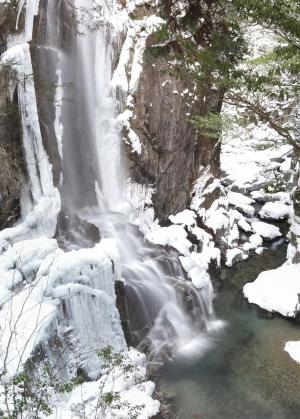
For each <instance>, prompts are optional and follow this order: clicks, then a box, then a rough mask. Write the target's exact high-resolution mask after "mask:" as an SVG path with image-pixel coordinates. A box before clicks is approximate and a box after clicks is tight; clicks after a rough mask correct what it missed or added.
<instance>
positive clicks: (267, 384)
mask: <svg viewBox="0 0 300 419" xmlns="http://www.w3.org/2000/svg"><path fill="white" fill-rule="evenodd" d="M285 253H286V246H285V245H279V243H278V244H277V245H276V244H275V245H274V244H273V245H272V247H271V248H269V249H268V250H266V251H265V253H264V254H263V256H253V257H252V258H250V259H249V260H248V261H245V262H243V263H240V264H237V265H235V266H234V267H233V268H231V269H224V270H223V271H222V273H221V281H222V284H223V286H222V287H221V289H220V290H219V293H218V296H217V297H216V299H215V310H216V313H217V316H218V318H219V319H223V320H225V322H226V326H225V327H224V329H223V330H222V331H221V332H220V333H219V334H218V336H217V337H216V338H215V340H214V342H213V346H212V348H210V349H209V350H208V351H207V352H206V354H205V355H203V356H201V357H200V358H198V359H190V360H188V359H182V358H179V359H176V360H175V361H174V362H172V363H170V364H169V365H167V366H166V367H165V369H164V371H163V374H162V376H163V378H162V382H161V384H162V387H163V389H164V390H166V391H168V392H171V393H173V394H175V395H176V400H177V402H176V403H177V406H176V407H177V410H178V412H179V413H178V417H179V418H180V419H191V418H196V419H268V418H269V419H299V418H300V365H299V364H297V363H295V362H294V361H293V360H291V358H290V357H289V355H288V354H287V353H286V352H285V351H284V350H283V348H284V344H285V342H286V341H287V340H299V339H300V325H299V323H298V324H297V323H296V322H295V321H294V322H293V321H289V320H286V319H284V318H281V317H277V316H274V317H273V318H267V317H266V315H264V314H262V313H259V312H258V311H257V309H256V308H255V307H253V306H250V305H248V304H247V302H246V301H245V299H244V298H243V297H242V294H241V289H242V286H243V284H244V283H246V282H250V281H253V280H254V279H255V278H256V277H257V275H258V274H259V272H261V271H263V270H266V269H274V268H276V267H278V266H280V265H281V264H282V263H283V262H284V260H285Z"/></svg>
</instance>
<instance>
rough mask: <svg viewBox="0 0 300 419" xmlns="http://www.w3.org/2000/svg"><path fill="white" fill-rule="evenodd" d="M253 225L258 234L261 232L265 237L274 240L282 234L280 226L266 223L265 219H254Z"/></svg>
mask: <svg viewBox="0 0 300 419" xmlns="http://www.w3.org/2000/svg"><path fill="white" fill-rule="evenodd" d="M251 226H252V230H253V231H254V232H255V233H256V234H259V235H260V236H261V237H262V238H263V239H269V240H274V239H276V238H277V237H281V236H282V234H281V233H280V230H279V228H278V227H276V226H274V225H271V224H268V223H264V222H263V221H254V222H253V223H252V224H251Z"/></svg>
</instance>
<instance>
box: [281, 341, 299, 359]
mask: <svg viewBox="0 0 300 419" xmlns="http://www.w3.org/2000/svg"><path fill="white" fill-rule="evenodd" d="M284 350H285V351H286V352H288V354H289V355H290V357H291V358H292V359H293V360H294V361H296V362H298V363H299V364H300V341H289V342H287V343H286V344H285V347H284Z"/></svg>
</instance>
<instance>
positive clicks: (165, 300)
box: [48, 0, 212, 356]
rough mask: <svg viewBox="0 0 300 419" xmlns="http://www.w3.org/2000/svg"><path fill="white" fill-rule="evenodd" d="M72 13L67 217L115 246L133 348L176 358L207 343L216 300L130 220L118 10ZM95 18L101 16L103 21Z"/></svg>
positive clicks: (76, 6) (66, 63) (78, 4)
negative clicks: (117, 68)
mask: <svg viewBox="0 0 300 419" xmlns="http://www.w3.org/2000/svg"><path fill="white" fill-rule="evenodd" d="M72 7H73V10H72V12H74V13H75V15H76V17H77V32H78V33H80V35H77V36H76V35H75V36H74V38H73V40H72V43H71V47H69V49H68V51H67V52H66V51H65V52H63V53H62V52H61V53H60V54H61V56H63V59H62V60H60V61H59V65H61V68H59V72H60V73H61V77H62V81H63V83H64V85H72V86H73V91H72V94H71V95H72V101H67V102H63V105H62V113H61V119H62V124H63V153H62V155H63V164H62V168H63V169H62V170H63V184H62V188H61V189H62V196H63V207H64V209H65V216H67V217H71V216H72V213H74V211H75V210H76V212H77V216H78V215H79V217H80V219H82V220H85V221H87V222H88V223H90V224H94V225H95V226H97V227H98V228H99V231H100V234H101V237H103V238H113V239H114V241H115V243H116V244H117V247H118V250H119V253H120V262H121V266H122V272H121V277H122V279H124V281H125V289H126V295H127V306H128V308H129V321H130V329H131V336H132V342H133V343H135V344H140V345H141V346H142V347H143V348H144V349H147V350H148V351H150V352H151V354H152V355H154V356H155V355H157V354H161V353H162V352H163V353H164V355H170V354H171V353H172V351H173V349H174V348H176V349H180V348H181V349H182V348H184V347H185V348H187V347H188V345H189V343H190V342H191V340H192V341H193V342H196V341H197V342H198V343H200V340H199V334H200V333H201V332H203V331H204V330H206V329H207V322H208V321H209V319H210V317H211V315H212V313H211V312H210V309H209V307H210V306H211V301H210V299H211V295H207V293H206V292H205V291H202V293H199V291H197V290H196V289H194V288H193V287H192V285H191V284H190V283H188V282H186V281H185V280H184V274H183V271H182V269H181V267H180V264H179V262H178V258H176V256H175V255H172V254H171V253H169V254H167V252H166V251H162V250H161V249H156V248H155V247H153V246H152V247H151V246H150V245H148V244H147V243H145V240H144V238H143V237H142V235H141V233H139V231H138V229H137V227H135V226H134V225H132V224H131V223H130V221H129V220H130V219H131V218H133V213H132V212H133V210H132V207H131V205H130V202H128V200H127V199H126V190H125V185H124V179H126V173H125V170H124V159H123V158H122V152H121V149H122V147H121V128H122V127H121V126H120V124H119V123H118V120H117V112H118V111H120V108H121V106H122V104H121V103H118V102H117V99H116V96H117V93H118V97H122V94H121V93H122V92H116V90H115V88H114V87H113V85H112V77H113V67H114V65H115V60H116V57H115V50H116V47H117V45H118V37H119V36H120V27H118V28H117V27H116V24H115V22H116V18H115V16H114V13H115V10H116V4H115V2H114V1H113V0H110V1H100V0H99V1H98V2H93V1H92V0H89V1H86V0H75V1H74V3H73V6H71V9H72ZM91 11H93V12H95V11H96V12H97V19H96V21H95V20H93V18H92V17H91ZM48 25H51V22H48ZM74 60H76V66H74ZM74 115H76V116H77V118H78V119H79V122H78V121H75V120H74ZM95 198H96V199H97V201H95ZM73 244H74V243H73ZM77 244H78V245H79V246H80V245H81V244H82V241H81V242H80V243H77ZM202 344H203V341H201V344H200V346H201V345H202ZM200 346H198V349H199V347H200Z"/></svg>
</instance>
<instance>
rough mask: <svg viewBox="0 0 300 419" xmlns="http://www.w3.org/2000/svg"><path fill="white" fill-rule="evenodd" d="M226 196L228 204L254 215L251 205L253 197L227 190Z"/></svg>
mask: <svg viewBox="0 0 300 419" xmlns="http://www.w3.org/2000/svg"><path fill="white" fill-rule="evenodd" d="M227 198H228V202H229V204H230V205H233V206H234V207H236V208H238V209H239V210H241V211H242V212H243V213H245V214H246V215H249V216H253V215H254V213H255V209H254V208H253V207H252V206H251V204H253V203H254V202H255V201H254V200H253V199H251V198H249V197H247V196H245V195H242V194H241V193H238V192H228V196H227Z"/></svg>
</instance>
